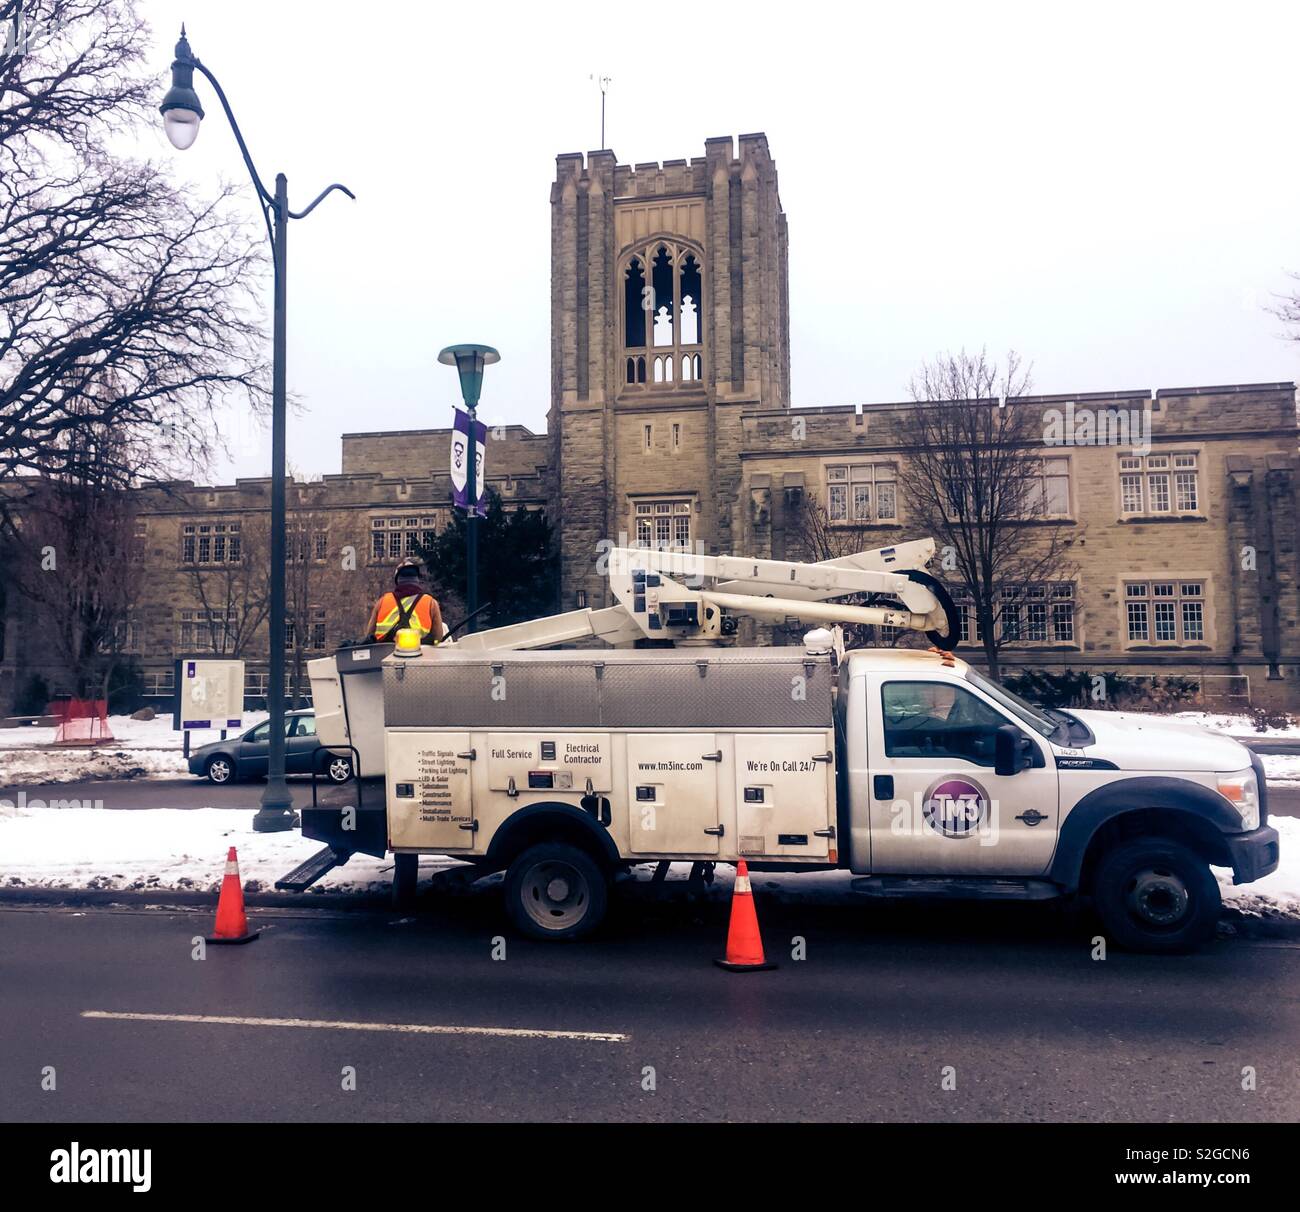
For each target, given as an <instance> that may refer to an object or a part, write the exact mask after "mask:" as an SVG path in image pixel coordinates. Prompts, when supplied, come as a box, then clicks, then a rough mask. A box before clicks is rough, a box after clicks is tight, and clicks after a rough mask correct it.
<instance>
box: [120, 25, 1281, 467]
mask: <svg viewBox="0 0 1300 1212" xmlns="http://www.w3.org/2000/svg"><path fill="white" fill-rule="evenodd" d="M142 8H143V11H144V12H145V14H146V15H147V16H148V18H149V19H150V21H151V22H152V24H153V36H154V40H155V44H156V52H155V56H154V57H155V58H156V60H157V62H158V78H159V93H160V97H161V92H162V90H163V88H164V87H165V85H166V82H167V75H166V68H167V66H168V64H169V63H170V56H171V47H172V44H173V43H174V41H175V37H176V31H177V28H178V27H179V25H180V22H181V21H182V20H184V21H185V22H186V23H187V25H188V28H189V34H190V41H191V44H192V46H193V49H194V52H195V54H196V55H198V56H199V57H200V58H201V59H203V61H204V62H205V63H206V64H207V65H208V67H209V68H211V69H212V70H213V71H214V72H215V73H216V74H217V76H218V78H219V79H220V80H221V82H222V85H223V86H224V88H225V90H226V92H227V94H228V96H229V97H230V100H231V103H232V105H233V106H234V108H235V112H236V115H237V117H238V118H239V121H240V124H241V126H242V127H243V129H244V133H245V136H246V138H247V139H248V142H249V144H250V147H251V149H252V152H253V155H254V158H255V159H256V161H257V163H258V166H259V168H260V170H261V172H262V174H263V176H264V177H265V178H266V179H267V182H268V185H269V184H270V183H271V179H272V178H273V177H274V174H275V173H276V172H277V171H283V172H285V173H287V175H288V178H289V189H290V202H291V204H292V205H293V206H294V207H295V208H300V207H301V206H303V205H305V204H306V203H307V202H308V201H310V199H311V198H312V197H314V196H315V194H316V193H317V192H318V191H319V190H320V189H321V188H322V187H324V186H325V185H326V184H328V183H329V182H331V181H341V182H343V183H344V184H346V185H348V186H350V187H351V188H352V189H353V190H354V191H355V192H356V195H357V201H356V202H355V203H353V202H349V201H348V200H347V199H346V198H341V197H339V196H335V197H332V198H330V199H329V201H328V202H326V203H324V204H323V205H322V206H321V207H320V208H319V209H318V210H317V211H316V212H314V213H313V214H312V215H311V217H310V218H309V219H307V220H305V221H303V222H297V223H294V224H293V225H292V227H291V230H290V240H289V262H290V270H289V316H290V320H289V387H290V390H291V391H293V392H295V393H296V394H297V395H298V396H299V397H300V398H301V399H302V401H303V404H304V409H303V411H302V412H300V413H299V414H298V415H296V416H295V417H293V419H292V420H291V423H290V432H289V451H290V455H289V457H290V461H291V462H292V463H293V464H294V465H295V466H296V467H298V468H300V469H302V470H303V471H307V472H313V473H315V472H334V471H338V470H339V441H338V436H339V434H340V433H344V432H353V431H357V430H367V429H402V428H425V427H429V426H435V425H446V424H448V423H449V418H450V413H451V407H452V403H453V401H454V400H455V399H457V398H458V392H457V387H456V376H455V372H454V371H452V370H450V369H448V368H445V367H440V366H438V365H437V364H436V361H435V358H436V355H437V352H438V350H439V349H440V348H441V347H442V346H443V345H447V344H451V343H453V342H457V341H484V342H487V343H489V344H492V345H495V346H496V347H497V348H498V349H499V350H500V351H501V356H502V360H501V363H500V365H499V366H495V367H493V368H492V369H491V370H490V371H489V372H488V377H487V380H486V384H485V388H484V393H483V403H482V407H481V415H483V416H484V417H485V418H486V419H488V420H490V421H494V422H495V421H508V422H519V423H522V424H524V425H528V426H530V427H531V428H533V429H534V430H538V431H540V430H541V429H542V428H544V425H545V416H546V409H547V405H548V393H549V384H550V368H549V348H550V346H549V331H550V227H549V224H550V215H549V202H548V199H549V188H550V183H551V181H552V180H553V178H554V173H555V156H556V154H557V153H559V152H573V151H587V150H590V149H592V148H595V147H597V146H598V145H599V143H600V96H599V92H598V90H597V86H596V84H595V83H594V82H593V81H592V80H591V79H590V77H591V76H592V75H593V74H599V73H607V74H609V75H611V76H612V77H613V83H612V85H611V86H610V92H609V99H608V125H607V132H608V133H607V144H608V146H609V147H610V148H612V149H613V150H614V151H615V152H616V153H617V155H618V157H619V160H620V162H623V163H636V162H638V161H650V160H657V161H663V160H666V159H678V158H690V157H693V156H702V155H703V154H704V140H705V139H706V138H707V137H709V136H714V135H726V134H731V135H737V134H739V133H741V132H746V131H756V130H762V131H766V132H767V135H768V139H769V142H770V145H771V148H772V153H773V155H774V156H775V158H776V162H777V168H778V171H779V173H780V186H781V200H782V204H783V206H784V208H785V211H786V214H787V216H788V218H789V223H790V312H791V326H792V331H791V346H792V348H791V357H792V374H793V397H794V403H795V404H797V405H813V404H848V403H869V402H873V401H883V400H895V399H901V398H905V395H906V384H907V381H908V378H909V376H910V375H911V373H912V371H913V370H914V368H915V367H916V365H917V364H918V363H919V362H920V361H921V360H922V359H924V358H926V357H929V356H932V355H933V354H934V353H935V352H937V351H939V350H944V349H956V348H959V347H961V346H963V345H964V346H966V347H978V346H981V345H987V346H988V347H989V349H990V350H991V351H999V352H1000V351H1003V350H1005V349H1007V348H1008V347H1014V348H1015V349H1017V350H1019V351H1020V352H1021V353H1023V354H1024V355H1025V356H1026V357H1027V358H1028V359H1030V360H1032V362H1033V364H1034V371H1033V375H1034V386H1035V388H1036V389H1037V390H1039V391H1042V392H1068V391H1100V390H1110V389H1119V388H1124V389H1128V388H1142V389H1150V388H1153V387H1176V386H1188V385H1193V384H1218V383H1234V382H1260V381H1273V380H1290V379H1295V378H1297V377H1300V344H1295V343H1288V342H1286V341H1284V340H1282V339H1281V335H1280V330H1281V326H1280V324H1279V322H1278V321H1277V320H1276V319H1275V318H1274V317H1273V316H1271V315H1270V314H1269V313H1268V311H1267V310H1266V309H1267V307H1268V305H1269V303H1270V300H1271V296H1272V295H1273V293H1274V292H1277V291H1281V290H1283V289H1285V288H1286V286H1287V284H1288V279H1287V276H1286V270H1287V269H1288V268H1300V154H1297V140H1296V110H1297V107H1298V105H1300V92H1298V91H1297V86H1296V78H1297V68H1298V67H1300V5H1296V4H1294V3H1287V4H1283V3H1272V4H1252V3H1240V2H1238V3H1234V4H1231V5H1224V4H1222V3H1219V4H1213V5H1211V4H1205V5H1197V4H1188V3H1179V4H1169V5H1165V4H1155V3H1142V4H1135V3H1132V2H1131V0H1130V2H1129V3H1127V4H1116V5H1110V4H1104V3H1093V4H1089V5H1086V6H1079V5H1068V6H1067V5H1063V4H1053V5H1050V6H1049V5H1046V4H1043V3H1041V2H1040V3H1037V4H1032V5H1023V6H1021V5H1011V4H1003V3H969V2H968V3H965V4H960V5H951V6H949V5H941V4H934V3H929V4H925V5H910V6H905V5H900V4H896V3H890V4H880V3H865V4H857V5H853V6H850V5H848V4H845V3H836V4H822V3H817V2H809V0H805V2H804V3H801V4H788V3H787V4H781V5H767V4H761V3H752V2H751V3H744V4H732V3H727V4H722V3H711V2H710V3H695V4H677V5H672V4H666V5H665V4H662V3H661V4H658V5H656V4H647V3H638V4H626V5H619V4H617V3H609V2H608V0H606V2H604V3H592V4H587V3H583V4H577V3H552V4H527V5H503V4H495V3H483V2H481V0H480V2H477V3H472V4H462V5H456V6H448V5H434V4H415V3H403V2H400V0H399V2H397V3H392V4H385V5H378V4H375V5H358V4H356V3H355V0H354V2H352V3H347V4H343V3H337V4H336V3H328V2H324V0H315V2H314V3H312V4H310V5H308V4H304V3H291V4H270V3H266V2H265V0H262V2H260V3H251V2H249V0H142ZM657 10H662V11H663V12H664V13H665V20H664V21H663V23H662V25H656V22H655V20H654V13H655V12H656V11H657ZM196 83H197V87H198V88H199V89H200V94H201V96H202V97H203V100H204V106H205V109H206V110H207V113H208V116H207V119H206V121H205V122H204V129H203V131H202V133H201V134H200V137H199V140H198V142H197V143H196V144H195V146H194V148H192V149H191V150H190V151H189V152H186V153H184V155H183V156H182V155H181V154H179V153H175V152H173V151H172V150H171V148H170V146H169V145H168V144H167V143H166V141H165V139H164V138H163V137H162V134H161V126H159V130H158V132H157V138H156V141H155V142H150V143H147V144H146V146H145V147H144V148H142V150H143V151H144V152H145V154H148V155H151V156H157V157H159V158H164V157H166V158H171V159H173V160H175V161H176V162H177V166H178V168H180V169H182V170H183V171H184V173H185V174H186V175H187V176H190V177H192V178H193V179H194V180H195V181H196V182H198V183H199V184H201V185H206V186H211V185H213V184H215V183H216V182H217V181H218V180H219V179H223V178H224V179H226V180H230V181H233V182H241V181H242V180H243V179H244V173H243V166H242V164H241V163H240V161H239V158H238V151H237V149H236V147H235V144H234V140H233V138H232V136H231V134H230V132H229V130H228V129H227V128H226V124H225V121H224V118H223V117H222V116H221V114H220V112H219V108H218V105H217V101H216V98H215V97H212V96H211V93H210V91H209V90H208V86H207V84H206V82H204V81H202V80H197V81H196ZM209 102H210V104H209ZM248 204H249V209H250V214H252V215H254V216H255V214H256V212H255V210H254V209H253V203H252V199H251V194H250V195H248ZM268 290H269V283H268ZM230 431H231V433H233V434H234V435H235V445H236V457H235V459H234V460H233V461H230V462H228V461H225V460H221V461H220V462H219V463H218V464H217V466H216V467H215V469H214V470H215V478H216V479H217V480H225V479H228V478H230V477H232V476H233V475H236V474H238V475H260V474H266V472H267V471H268V470H269V443H268V442H266V441H265V440H263V439H262V438H261V437H259V436H258V435H256V434H255V433H254V434H248V433H244V432H241V429H240V427H239V426H238V425H237V424H232V425H231V426H230ZM401 470H402V469H401V468H394V471H395V472H400V471H401ZM421 470H425V469H421Z"/></svg>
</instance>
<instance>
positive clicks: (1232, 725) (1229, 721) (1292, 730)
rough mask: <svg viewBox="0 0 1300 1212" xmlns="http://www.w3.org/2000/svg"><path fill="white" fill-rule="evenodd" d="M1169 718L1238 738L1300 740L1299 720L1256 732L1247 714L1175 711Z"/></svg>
mask: <svg viewBox="0 0 1300 1212" xmlns="http://www.w3.org/2000/svg"><path fill="white" fill-rule="evenodd" d="M1169 718H1170V719H1174V720H1178V721H1180V722H1181V723H1184V724H1199V725H1200V726H1201V727H1202V728H1208V729H1210V731H1211V732H1223V733H1227V735H1228V736H1235V737H1238V738H1240V737H1255V738H1257V739H1260V740H1262V739H1264V738H1265V737H1273V738H1279V737H1285V738H1286V739H1287V740H1297V741H1300V720H1297V721H1296V722H1294V723H1292V724H1289V725H1287V727H1285V728H1265V729H1264V731H1263V732H1257V731H1256V730H1255V725H1254V724H1253V723H1252V722H1251V719H1250V716H1248V715H1231V714H1227V715H1225V714H1223V713H1220V712H1213V711H1175V712H1173V713H1172V714H1171V715H1170V717H1169Z"/></svg>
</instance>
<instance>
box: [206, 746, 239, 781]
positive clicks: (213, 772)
mask: <svg viewBox="0 0 1300 1212" xmlns="http://www.w3.org/2000/svg"><path fill="white" fill-rule="evenodd" d="M204 773H206V774H207V776H208V782H209V783H218V784H219V783H233V782H234V781H235V764H234V763H233V762H232V761H231V760H230V759H229V758H228V757H226V756H225V754H221V753H219V754H217V756H216V757H211V758H209V759H208V765H207V769H206V771H205V772H204Z"/></svg>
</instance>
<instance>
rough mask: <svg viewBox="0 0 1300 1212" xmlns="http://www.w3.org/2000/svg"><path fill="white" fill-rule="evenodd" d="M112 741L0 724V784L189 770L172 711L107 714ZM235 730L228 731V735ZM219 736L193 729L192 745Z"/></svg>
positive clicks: (250, 720) (247, 721) (260, 715)
mask: <svg viewBox="0 0 1300 1212" xmlns="http://www.w3.org/2000/svg"><path fill="white" fill-rule="evenodd" d="M264 719H266V713H265V712H250V713H248V714H246V715H245V716H244V722H243V724H242V725H241V728H240V729H239V731H242V730H243V729H247V728H251V727H253V725H254V724H260V723H261V722H262V721H263V720H264ZM108 728H109V731H110V732H111V733H112V734H113V740H111V741H106V742H104V743H102V744H97V745H93V746H91V745H56V744H55V743H54V733H55V729H54V728H0V788H4V787H14V786H18V785H20V784H22V783H27V784H32V783H78V782H83V781H85V780H87V779H119V778H177V777H180V776H182V775H186V774H188V773H189V768H188V767H187V766H186V764H185V758H184V757H183V756H182V754H183V751H184V750H183V746H184V737H183V736H182V735H181V734H180V733H179V732H173V731H172V717H171V716H170V715H159V716H155V717H154V718H153V719H152V720H133V719H132V718H131V717H130V716H129V715H112V716H109V717H108ZM233 731H235V730H232V733H233ZM220 739H221V733H220V732H215V731H212V732H209V731H203V732H194V733H192V734H191V737H190V744H191V746H192V747H194V748H198V746H200V745H206V744H207V743H208V742H209V741H216V740H220Z"/></svg>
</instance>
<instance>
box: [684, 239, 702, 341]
mask: <svg viewBox="0 0 1300 1212" xmlns="http://www.w3.org/2000/svg"><path fill="white" fill-rule="evenodd" d="M681 287H682V291H681V298H682V331H681V343H682V344H683V345H698V344H699V343H700V263H699V262H698V261H697V260H696V259H695V257H694V255H693V254H692V253H687V254H686V258H685V260H683V261H682V274H681Z"/></svg>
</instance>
